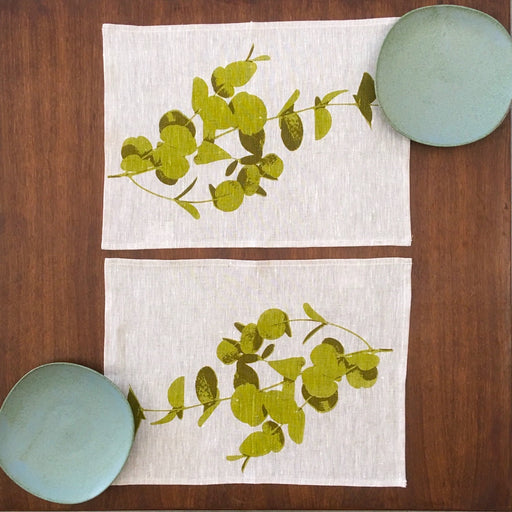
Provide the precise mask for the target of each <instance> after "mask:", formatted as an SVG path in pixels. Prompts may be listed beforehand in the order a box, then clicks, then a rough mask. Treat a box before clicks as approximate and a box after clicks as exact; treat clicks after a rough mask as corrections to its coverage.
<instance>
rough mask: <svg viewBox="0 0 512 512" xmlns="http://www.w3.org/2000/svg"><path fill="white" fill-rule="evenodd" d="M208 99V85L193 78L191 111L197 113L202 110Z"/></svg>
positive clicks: (197, 78)
mask: <svg viewBox="0 0 512 512" xmlns="http://www.w3.org/2000/svg"><path fill="white" fill-rule="evenodd" d="M207 98H208V85H207V84H206V82H205V81H204V80H203V79H202V78H199V77H197V76H196V77H195V78H194V80H193V82H192V109H193V110H194V112H197V111H199V110H201V109H202V108H203V105H204V104H205V102H206V100H207Z"/></svg>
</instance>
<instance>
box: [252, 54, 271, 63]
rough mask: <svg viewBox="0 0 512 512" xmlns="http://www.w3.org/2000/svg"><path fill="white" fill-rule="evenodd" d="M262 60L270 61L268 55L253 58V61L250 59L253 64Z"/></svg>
mask: <svg viewBox="0 0 512 512" xmlns="http://www.w3.org/2000/svg"><path fill="white" fill-rule="evenodd" d="M263 60H270V56H269V55H258V57H254V59H252V61H253V62H256V61H263Z"/></svg>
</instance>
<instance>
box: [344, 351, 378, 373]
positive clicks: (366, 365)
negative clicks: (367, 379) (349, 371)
mask: <svg viewBox="0 0 512 512" xmlns="http://www.w3.org/2000/svg"><path fill="white" fill-rule="evenodd" d="M347 360H348V362H349V363H350V364H355V365H356V366H357V367H358V368H359V369H360V370H363V371H366V370H371V369H372V368H375V367H376V366H377V365H378V364H379V362H380V358H379V356H376V355H375V354H369V353H368V352H360V353H358V354H353V355H351V356H347Z"/></svg>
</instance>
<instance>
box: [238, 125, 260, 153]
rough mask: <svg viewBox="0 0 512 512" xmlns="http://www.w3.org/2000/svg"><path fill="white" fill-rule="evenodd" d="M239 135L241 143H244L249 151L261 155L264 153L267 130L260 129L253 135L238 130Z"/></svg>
mask: <svg viewBox="0 0 512 512" xmlns="http://www.w3.org/2000/svg"><path fill="white" fill-rule="evenodd" d="M238 137H239V139H240V144H242V146H243V147H244V148H245V149H246V150H247V151H249V153H252V154H253V155H257V156H259V157H261V155H262V153H263V145H264V144H265V130H260V131H259V132H256V133H254V134H252V135H247V134H246V133H244V132H242V131H240V130H238Z"/></svg>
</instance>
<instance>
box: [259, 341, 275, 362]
mask: <svg viewBox="0 0 512 512" xmlns="http://www.w3.org/2000/svg"><path fill="white" fill-rule="evenodd" d="M275 348H276V346H275V345H274V344H273V343H271V344H270V345H267V346H266V347H265V350H263V353H262V354H261V358H262V359H266V358H267V357H270V356H271V355H272V352H274V349H275Z"/></svg>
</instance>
